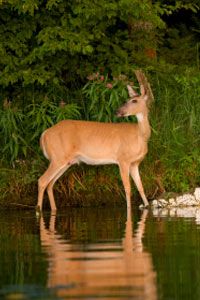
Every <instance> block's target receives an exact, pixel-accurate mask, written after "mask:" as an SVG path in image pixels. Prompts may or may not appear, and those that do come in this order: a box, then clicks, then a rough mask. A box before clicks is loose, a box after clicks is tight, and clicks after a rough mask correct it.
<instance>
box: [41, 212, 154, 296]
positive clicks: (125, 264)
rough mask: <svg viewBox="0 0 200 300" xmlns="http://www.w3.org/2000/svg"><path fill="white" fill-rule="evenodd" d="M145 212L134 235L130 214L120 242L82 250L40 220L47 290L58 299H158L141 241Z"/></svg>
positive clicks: (92, 245)
mask: <svg viewBox="0 0 200 300" xmlns="http://www.w3.org/2000/svg"><path fill="white" fill-rule="evenodd" d="M147 214H148V211H147V210H144V211H143V213H142V216H141V219H140V222H139V223H138V228H137V231H136V233H135V234H134V235H133V229H132V219H131V213H129V212H128V213H127V220H126V227H125V235H124V238H123V240H122V242H121V243H120V242H110V243H107V242H106V243H99V244H88V245H87V246H86V247H85V248H84V249H83V248H82V250H80V249H81V247H80V244H75V243H72V242H70V241H69V240H66V239H64V238H63V237H62V236H61V235H60V234H58V233H57V232H56V230H55V222H56V216H55V215H52V216H51V218H50V225H49V228H47V227H46V226H45V222H44V219H43V217H41V219H40V237H41V243H42V246H43V248H44V249H45V251H46V253H47V254H48V262H49V267H48V288H50V289H53V290H54V291H55V292H56V294H57V296H58V297H63V296H67V297H70V296H71V297H77V298H78V297H81V298H82V297H95V295H98V297H103V299H107V298H110V297H112V298H114V299H124V297H125V298H127V297H129V299H132V298H134V297H136V298H137V299H138V298H139V299H148V300H154V299H157V296H156V295H157V293H156V285H155V272H154V271H153V267H152V260H151V256H150V254H149V253H148V252H145V251H143V245H142V237H143V234H144V231H145V221H146V218H147Z"/></svg>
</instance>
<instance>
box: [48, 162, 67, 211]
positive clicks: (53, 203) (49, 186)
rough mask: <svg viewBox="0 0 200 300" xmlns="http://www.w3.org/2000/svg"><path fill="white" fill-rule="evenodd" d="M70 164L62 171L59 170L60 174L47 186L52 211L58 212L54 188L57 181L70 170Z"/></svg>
mask: <svg viewBox="0 0 200 300" xmlns="http://www.w3.org/2000/svg"><path fill="white" fill-rule="evenodd" d="M69 166H70V165H69V164H67V165H65V166H64V167H63V168H62V169H60V170H59V172H58V173H57V174H56V176H55V177H54V178H53V179H52V180H51V181H50V182H49V184H48V186H47V193H48V197H49V201H50V206H51V210H52V211H56V204H55V200H54V194H53V186H54V184H55V183H56V181H57V180H58V179H59V178H60V177H61V176H62V175H63V174H64V172H65V171H66V170H67V169H68V168H69Z"/></svg>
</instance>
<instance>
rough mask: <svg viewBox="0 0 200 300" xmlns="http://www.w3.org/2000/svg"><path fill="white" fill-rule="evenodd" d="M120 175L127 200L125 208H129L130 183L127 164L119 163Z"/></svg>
mask: <svg viewBox="0 0 200 300" xmlns="http://www.w3.org/2000/svg"><path fill="white" fill-rule="evenodd" d="M119 169H120V175H121V179H122V182H123V186H124V190H125V194H126V202H127V209H128V210H130V209H131V185H130V179H129V165H126V164H120V165H119Z"/></svg>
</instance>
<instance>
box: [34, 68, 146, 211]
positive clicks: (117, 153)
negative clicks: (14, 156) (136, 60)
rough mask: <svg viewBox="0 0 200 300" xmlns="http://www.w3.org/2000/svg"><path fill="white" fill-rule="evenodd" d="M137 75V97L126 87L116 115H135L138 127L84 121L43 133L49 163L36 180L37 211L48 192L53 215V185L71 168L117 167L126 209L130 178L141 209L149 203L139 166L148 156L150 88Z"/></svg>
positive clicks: (42, 143) (69, 122) (64, 122)
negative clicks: (126, 98)
mask: <svg viewBox="0 0 200 300" xmlns="http://www.w3.org/2000/svg"><path fill="white" fill-rule="evenodd" d="M139 71H140V70H138V72H137V73H136V72H135V73H136V76H137V79H138V81H139V85H140V94H138V93H137V92H136V91H135V90H134V88H133V87H132V86H131V85H127V90H128V95H129V99H128V101H127V102H126V103H125V104H123V105H122V106H121V107H120V108H119V109H118V110H117V112H116V115H117V116H118V117H128V116H132V115H135V116H136V118H137V123H128V122H119V123H105V122H95V121H84V120H62V121H60V122H59V123H57V124H56V125H53V126H52V127H50V128H48V129H46V130H45V131H44V132H43V133H42V135H41V137H40V147H41V149H42V151H43V154H44V156H45V157H46V158H47V159H48V160H49V162H50V163H49V166H48V168H47V170H46V171H45V172H44V174H43V175H42V176H41V177H40V178H39V180H38V202H37V206H36V210H37V211H39V212H40V211H42V205H43V198H44V192H45V190H47V194H48V198H49V201H50V208H51V211H56V209H57V208H56V204H55V199H54V194H53V186H54V184H55V182H56V181H57V180H58V179H59V178H60V177H61V175H63V173H64V172H65V171H66V170H67V169H68V168H69V167H70V166H72V165H74V164H78V163H80V162H83V163H86V164H89V165H105V164H106V165H107V164H116V165H118V167H119V172H120V175H121V179H122V183H123V187H124V191H125V196H126V203H127V209H131V184H130V176H131V177H132V179H133V181H134V182H135V185H136V187H137V189H138V191H139V194H140V196H141V198H142V200H143V204H144V207H148V205H149V202H148V200H147V197H146V195H145V192H144V188H143V185H142V180H141V177H140V173H139V165H140V163H141V162H142V160H143V159H144V157H145V156H146V154H147V152H148V140H149V138H150V135H151V127H150V124H149V119H148V112H149V105H148V99H149V98H150V96H151V98H152V94H151V93H150V92H151V91H150V87H149V85H148V84H145V82H147V80H145V79H146V77H145V75H143V73H142V71H141V72H139Z"/></svg>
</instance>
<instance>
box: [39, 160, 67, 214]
mask: <svg viewBox="0 0 200 300" xmlns="http://www.w3.org/2000/svg"><path fill="white" fill-rule="evenodd" d="M66 165H67V163H66V162H65V163H62V164H61V163H60V164H55V163H54V162H51V163H50V165H49V167H48V169H47V170H46V171H45V172H44V174H43V175H42V176H41V177H40V178H39V180H38V202H37V210H39V211H41V210H42V203H43V198H44V192H45V189H46V188H47V186H48V185H49V183H50V182H51V181H54V179H55V178H56V177H57V175H58V174H59V173H60V172H61V171H62V170H63V169H65V168H66ZM50 191H51V189H50ZM52 196H53V193H52ZM50 204H51V208H53V209H56V205H55V201H54V197H51V200H50Z"/></svg>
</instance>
